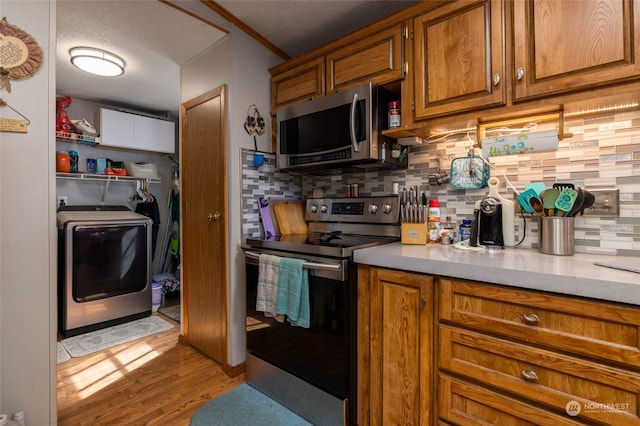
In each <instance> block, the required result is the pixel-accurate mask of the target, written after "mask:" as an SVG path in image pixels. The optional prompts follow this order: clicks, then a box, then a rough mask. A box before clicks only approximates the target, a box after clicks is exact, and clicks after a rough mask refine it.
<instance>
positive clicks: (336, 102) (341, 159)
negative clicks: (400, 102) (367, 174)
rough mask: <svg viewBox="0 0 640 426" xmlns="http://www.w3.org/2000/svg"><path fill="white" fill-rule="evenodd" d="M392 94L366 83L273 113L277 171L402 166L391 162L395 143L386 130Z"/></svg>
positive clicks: (399, 162)
mask: <svg viewBox="0 0 640 426" xmlns="http://www.w3.org/2000/svg"><path fill="white" fill-rule="evenodd" d="M394 97H395V96H393V95H391V94H389V93H388V92H387V91H385V90H384V89H383V88H382V87H378V86H375V85H373V84H372V83H367V84H364V85H362V86H358V87H354V88H351V89H346V90H344V91H340V92H337V93H332V94H330V95H328V96H323V97H320V98H317V99H313V100H310V101H308V102H305V103H303V104H299V105H294V106H292V107H289V108H284V109H282V110H279V111H278V112H277V113H276V119H277V128H276V132H277V135H276V140H277V160H276V161H277V167H278V168H279V169H281V170H290V171H297V172H323V171H326V170H327V169H330V168H345V167H353V168H356V169H371V168H396V169H397V168H406V167H407V158H406V155H405V156H404V158H403V160H402V161H398V159H394V158H391V155H390V154H391V152H390V151H391V145H392V144H393V143H394V142H395V139H392V138H390V137H387V136H384V135H383V134H382V133H381V130H382V129H387V128H388V115H387V103H388V101H390V100H392V99H393V98H394Z"/></svg>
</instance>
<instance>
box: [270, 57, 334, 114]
mask: <svg viewBox="0 0 640 426" xmlns="http://www.w3.org/2000/svg"><path fill="white" fill-rule="evenodd" d="M324 77H325V74H324V57H321V58H317V59H314V60H312V61H309V62H306V63H304V64H302V65H299V66H297V67H295V68H291V69H289V70H287V71H284V72H282V73H280V74H276V75H273V76H272V77H271V109H272V111H273V110H274V109H277V108H281V107H283V106H286V105H291V104H294V103H299V102H304V101H306V100H309V99H312V98H317V97H319V96H323V95H324V93H325V91H324Z"/></svg>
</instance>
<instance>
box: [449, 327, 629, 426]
mask: <svg viewBox="0 0 640 426" xmlns="http://www.w3.org/2000/svg"><path fill="white" fill-rule="evenodd" d="M440 368H441V369H444V370H447V371H450V372H458V373H460V374H463V375H464V376H465V377H467V378H471V379H474V380H476V381H479V382H480V383H485V384H488V385H490V386H492V387H494V388H498V389H500V390H501V391H504V392H505V393H511V394H515V395H516V396H517V397H520V398H526V399H528V400H530V401H534V402H536V403H539V404H542V405H543V406H545V407H548V409H549V410H550V411H553V412H556V413H558V414H559V415H563V414H564V415H566V407H567V404H571V403H579V404H580V405H581V406H582V407H584V409H582V410H581V412H580V413H579V414H578V416H579V417H578V419H579V420H581V421H584V420H585V419H588V420H590V421H594V422H600V423H602V424H609V425H620V426H622V425H638V424H640V417H639V412H638V410H640V407H638V401H640V373H638V372H632V371H629V370H625V369H621V368H616V367H611V366H608V365H606V364H600V363H596V362H592V361H589V360H584V359H581V358H578V357H573V356H568V355H565V354H562V353H558V352H553V351H548V350H543V349H539V348H535V347H532V346H528V345H524V344H520V343H516V342H513V341H507V340H503V339H498V338H494V337H491V336H488V335H484V334H480V333H476V332H472V331H469V330H464V329H460V328H455V327H450V326H446V325H441V326H440ZM441 395H442V396H443V397H444V398H448V396H446V394H444V393H442V394H441ZM444 402H445V401H443V404H441V405H442V406H445V405H446V404H445V403H444ZM611 404H614V405H611ZM588 407H597V408H596V409H593V408H592V409H589V408H588ZM614 407H616V408H617V409H612V408H614Z"/></svg>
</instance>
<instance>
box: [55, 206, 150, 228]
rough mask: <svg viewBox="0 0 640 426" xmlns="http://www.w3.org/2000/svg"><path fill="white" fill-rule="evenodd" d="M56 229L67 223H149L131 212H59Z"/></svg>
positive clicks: (147, 219) (144, 217) (145, 218)
mask: <svg viewBox="0 0 640 426" xmlns="http://www.w3.org/2000/svg"><path fill="white" fill-rule="evenodd" d="M57 219H58V228H62V227H64V225H65V223H67V222H90V221H93V222H95V221H101V222H120V221H131V220H146V221H151V219H149V218H148V217H146V216H144V215H141V214H138V213H135V212H132V211H108V210H107V211H73V210H72V211H59V212H58V215H57Z"/></svg>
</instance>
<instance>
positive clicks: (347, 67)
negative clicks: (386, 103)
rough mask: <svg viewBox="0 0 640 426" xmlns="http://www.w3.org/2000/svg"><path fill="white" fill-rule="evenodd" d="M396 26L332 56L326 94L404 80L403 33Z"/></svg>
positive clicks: (328, 61) (329, 58)
mask: <svg viewBox="0 0 640 426" xmlns="http://www.w3.org/2000/svg"><path fill="white" fill-rule="evenodd" d="M402 29H403V28H402V26H401V25H397V26H393V27H391V28H388V29H386V30H384V31H380V32H378V33H375V34H369V35H368V36H367V37H366V38H365V39H363V40H360V41H357V42H355V43H352V44H349V45H348V46H347V47H344V48H342V49H339V50H337V51H336V52H333V53H330V54H328V55H327V57H326V63H327V93H332V92H334V91H336V90H338V89H342V88H345V87H349V86H355V85H358V84H361V83H364V82H369V81H371V82H374V83H377V84H384V83H388V82H390V81H394V80H400V79H402V77H404V70H403V63H404V54H403V50H404V49H403V44H404V43H403V41H404V37H403V31H402Z"/></svg>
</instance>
